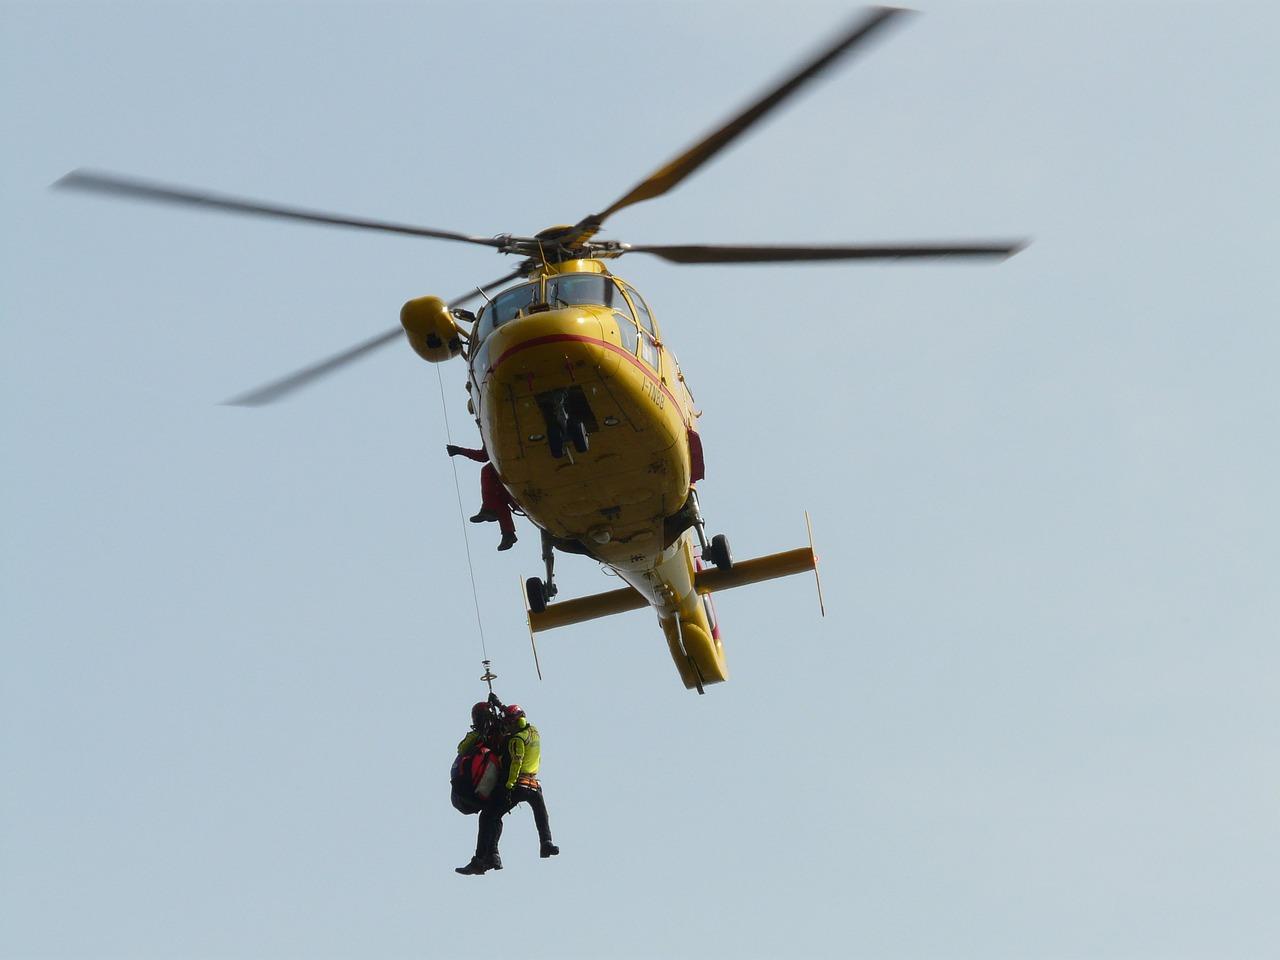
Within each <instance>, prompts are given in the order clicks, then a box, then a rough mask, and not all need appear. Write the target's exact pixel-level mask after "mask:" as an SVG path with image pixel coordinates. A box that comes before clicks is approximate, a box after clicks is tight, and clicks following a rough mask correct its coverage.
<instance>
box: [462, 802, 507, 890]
mask: <svg viewBox="0 0 1280 960" xmlns="http://www.w3.org/2000/svg"><path fill="white" fill-rule="evenodd" d="M510 809H511V808H510V807H509V806H507V803H506V800H505V799H504V798H502V797H501V795H499V796H495V797H493V798H491V799H490V800H489V802H488V803H486V804H485V805H484V807H483V808H482V809H481V810H480V823H479V826H478V828H477V831H476V855H475V856H474V857H472V858H471V862H470V863H468V864H467V865H466V866H465V867H458V868H457V870H456V871H455V872H457V873H462V874H481V873H485V872H486V871H488V870H501V869H502V858H501V857H499V856H498V841H499V840H500V839H501V838H502V818H503V816H505V815H506V813H507V811H508V810H510Z"/></svg>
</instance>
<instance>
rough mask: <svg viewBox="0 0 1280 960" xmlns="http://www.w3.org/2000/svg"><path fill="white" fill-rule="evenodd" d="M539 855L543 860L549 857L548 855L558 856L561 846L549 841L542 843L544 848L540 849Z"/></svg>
mask: <svg viewBox="0 0 1280 960" xmlns="http://www.w3.org/2000/svg"><path fill="white" fill-rule="evenodd" d="M538 856H540V857H541V858H542V859H543V860H545V859H547V857H558V856H560V848H559V847H557V846H556V845H555V844H554V843H551V842H550V841H548V842H546V843H544V844H543V845H542V849H541V850H539V851H538Z"/></svg>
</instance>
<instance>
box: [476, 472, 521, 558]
mask: <svg viewBox="0 0 1280 960" xmlns="http://www.w3.org/2000/svg"><path fill="white" fill-rule="evenodd" d="M476 517H482V518H483V519H485V520H497V521H498V527H499V529H500V530H502V543H501V544H500V545H499V546H498V549H499V550H510V549H511V545H512V544H513V543H515V542H516V525H515V521H513V520H512V519H511V494H509V493H507V488H506V487H504V486H503V485H502V481H501V480H499V479H498V471H497V470H495V469H494V467H493V464H492V463H486V464H485V465H484V467H483V468H482V469H481V470H480V512H479V513H477V514H476ZM476 517H472V519H473V520H474V519H476Z"/></svg>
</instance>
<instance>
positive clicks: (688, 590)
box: [468, 259, 727, 687]
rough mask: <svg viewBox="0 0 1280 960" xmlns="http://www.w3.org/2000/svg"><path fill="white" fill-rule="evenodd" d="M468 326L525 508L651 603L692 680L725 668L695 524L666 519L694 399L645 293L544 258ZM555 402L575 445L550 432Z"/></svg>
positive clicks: (486, 408) (488, 415)
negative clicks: (703, 592)
mask: <svg viewBox="0 0 1280 960" xmlns="http://www.w3.org/2000/svg"><path fill="white" fill-rule="evenodd" d="M473 337H474V342H473V343H472V344H471V349H470V350H469V351H468V361H469V370H470V377H469V389H470V393H471V399H472V408H473V411H474V413H475V416H476V422H477V424H478V426H479V428H480V432H481V435H482V437H483V439H484V445H485V448H486V450H487V451H488V453H489V456H490V459H491V460H492V462H493V465H494V467H495V468H496V469H497V471H498V474H499V476H500V477H501V479H502V482H503V484H504V486H505V487H506V488H507V490H508V491H509V492H510V494H511V496H512V498H513V499H514V500H515V502H516V503H517V504H518V505H519V508H520V509H521V510H522V511H523V512H524V513H525V514H526V515H527V516H528V517H529V519H530V520H532V521H533V522H534V523H536V524H537V525H538V526H539V527H541V528H542V529H543V530H544V531H546V532H547V534H549V535H550V536H551V537H552V538H554V541H555V543H556V544H557V546H558V547H559V548H561V549H567V550H568V551H569V552H582V553H587V554H589V555H590V556H592V557H594V558H595V559H596V560H598V561H600V562H601V563H603V564H606V565H607V566H608V567H610V568H612V569H613V570H614V571H616V572H617V574H618V575H619V576H621V577H622V578H623V579H624V580H625V581H626V582H627V583H629V584H630V585H631V586H632V587H634V588H635V589H636V590H637V591H638V592H639V593H640V594H641V595H642V596H643V597H644V598H645V599H646V600H647V601H648V602H649V603H650V604H651V605H653V606H654V607H655V609H656V610H657V612H658V617H659V621H660V622H661V623H662V624H663V628H664V632H665V633H666V635H667V639H668V643H669V645H670V646H671V651H672V656H673V658H674V659H675V661H676V665H677V667H678V668H679V669H680V672H681V676H682V678H683V679H684V681H685V684H686V686H689V687H694V686H700V685H701V684H704V683H715V682H718V681H722V680H724V679H726V677H727V672H726V669H725V664H724V654H723V649H722V647H721V645H720V641H719V637H718V635H717V634H718V630H717V629H716V627H715V625H714V614H713V613H712V611H711V608H710V604H709V602H708V601H704V599H703V597H701V596H700V595H699V594H698V592H697V590H696V589H695V586H694V576H695V572H696V568H697V567H698V565H699V560H698V559H697V557H696V554H695V548H694V543H695V539H694V536H693V533H692V532H691V531H690V530H689V528H688V526H685V527H684V528H683V529H681V528H680V525H679V524H678V523H677V524H673V523H672V518H674V517H678V516H680V515H681V512H682V510H686V508H687V506H688V504H689V501H690V491H691V488H692V486H693V484H694V483H695V482H696V480H697V479H699V478H700V475H701V466H702V465H701V443H700V441H699V439H698V437H697V434H696V431H695V430H694V426H695V422H696V419H697V417H698V412H697V411H696V409H695V407H694V402H693V396H692V394H691V393H690V391H689V389H688V387H687V385H686V383H685V380H684V377H683V375H682V374H681V372H680V368H679V365H678V364H677V362H676V359H675V357H674V356H673V355H672V354H671V352H670V351H669V350H668V349H667V347H666V346H665V345H664V344H663V342H662V338H661V336H660V334H659V331H658V328H657V326H656V323H655V322H654V320H653V317H652V314H651V313H650V312H649V310H648V308H647V305H646V304H645V303H644V302H643V300H642V299H641V297H640V295H639V293H638V292H637V291H636V290H635V289H634V288H633V287H631V286H629V285H628V284H626V283H625V282H624V281H621V280H619V279H618V278H616V277H613V276H612V275H611V274H609V273H608V271H607V270H606V268H605V265H604V264H603V263H602V262H601V261H599V260H595V259H584V260H571V261H566V262H564V263H559V264H549V265H546V266H545V267H544V268H543V269H542V270H541V271H540V272H539V273H538V274H536V275H535V276H533V277H532V278H531V279H530V280H529V281H528V282H527V283H524V284H521V285H519V286H517V287H513V288H511V289H509V290H506V291H504V292H503V293H501V294H499V295H498V296H497V297H496V298H495V300H494V301H493V302H492V303H490V304H489V305H488V306H486V307H485V309H484V310H483V311H482V312H481V314H480V316H479V318H478V321H477V323H476V325H475V328H474V332H473ZM563 410H567V414H568V417H567V419H568V421H569V422H570V423H573V424H581V427H580V429H581V430H582V436H581V437H579V439H583V438H585V441H586V442H585V443H582V444H581V445H580V446H579V445H576V444H575V443H574V437H572V436H568V437H566V436H563V435H562V436H560V437H559V438H557V437H556V436H555V434H556V432H557V430H559V429H560V427H559V424H558V423H557V417H558V416H563V414H562V413H561V411H563ZM583 447H585V449H582V448H583Z"/></svg>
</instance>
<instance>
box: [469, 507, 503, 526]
mask: <svg viewBox="0 0 1280 960" xmlns="http://www.w3.org/2000/svg"><path fill="white" fill-rule="evenodd" d="M497 519H498V515H497V514H496V513H490V512H489V511H488V510H486V509H485V508H484V507H481V508H480V512H479V513H477V514H476V515H475V516H474V517H472V518H471V522H472V523H489V522H491V521H494V520H497Z"/></svg>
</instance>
